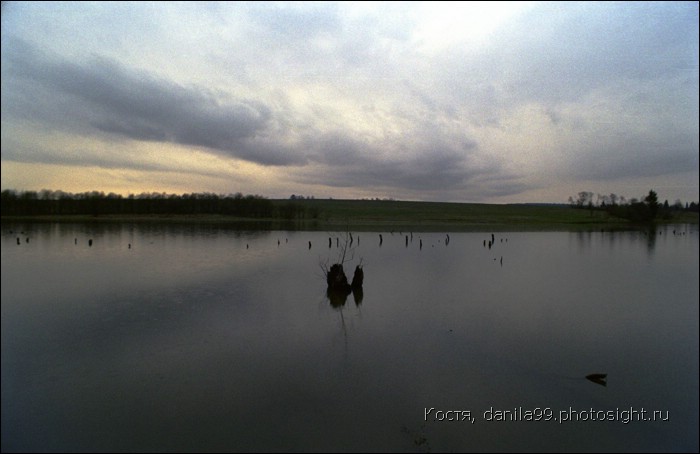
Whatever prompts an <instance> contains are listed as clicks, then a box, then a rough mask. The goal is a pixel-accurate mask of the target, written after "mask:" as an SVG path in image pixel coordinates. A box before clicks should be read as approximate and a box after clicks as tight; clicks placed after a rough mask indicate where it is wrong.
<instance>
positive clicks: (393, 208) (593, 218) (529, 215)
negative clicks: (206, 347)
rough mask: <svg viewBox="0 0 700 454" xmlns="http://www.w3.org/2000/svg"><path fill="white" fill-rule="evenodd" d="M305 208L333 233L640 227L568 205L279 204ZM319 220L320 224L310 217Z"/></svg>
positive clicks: (692, 217)
mask: <svg viewBox="0 0 700 454" xmlns="http://www.w3.org/2000/svg"><path fill="white" fill-rule="evenodd" d="M273 202H274V203H275V204H278V205H279V204H289V203H295V204H298V205H299V206H300V207H304V208H305V210H304V211H305V213H306V216H307V217H306V218H305V219H306V223H309V224H311V225H313V224H314V223H315V224H318V225H319V226H320V227H323V228H327V229H330V230H342V229H345V228H347V227H349V228H350V229H353V230H376V229H380V230H392V229H395V230H409V229H410V230H416V231H420V230H423V231H430V230H438V231H442V230H451V231H460V230H464V231H470V230H473V231H479V230H511V231H512V230H590V229H600V228H602V229H628V228H638V227H639V226H638V225H635V224H632V223H630V222H629V221H627V220H625V219H620V218H616V217H613V216H610V215H609V214H608V213H607V212H605V211H603V210H596V209H594V210H587V209H574V208H571V207H570V206H568V205H547V204H507V205H495V204H480V203H445V202H404V201H386V200H382V201H379V200H296V201H288V200H275V201H273ZM313 216H317V218H316V219H313V218H312V219H309V217H313ZM697 222H698V214H697V213H679V214H678V215H677V216H676V217H674V218H672V219H668V220H664V221H658V222H657V223H697Z"/></svg>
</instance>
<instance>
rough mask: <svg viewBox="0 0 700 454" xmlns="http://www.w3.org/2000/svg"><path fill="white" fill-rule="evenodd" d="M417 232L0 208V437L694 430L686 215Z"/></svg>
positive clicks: (386, 443) (382, 437)
mask: <svg viewBox="0 0 700 454" xmlns="http://www.w3.org/2000/svg"><path fill="white" fill-rule="evenodd" d="M674 230H675V233H674ZM11 232H12V233H11ZM20 232H24V233H20ZM380 233H381V235H382V244H381V246H380V237H379V235H380ZM407 235H408V244H407V239H406V238H407ZM410 235H411V234H410V233H407V232H401V233H399V232H394V233H393V234H392V233H391V232H357V233H354V234H353V243H352V248H348V251H347V252H346V256H345V259H346V263H345V271H346V273H347V274H348V277H349V278H352V272H353V270H354V268H355V266H356V265H357V264H358V263H360V261H361V263H362V265H363V269H364V275H365V278H364V287H363V292H362V294H359V293H358V294H355V295H353V294H350V295H349V296H348V297H347V301H345V302H344V304H343V301H342V300H341V301H335V300H334V304H331V302H330V300H329V299H328V297H327V295H326V282H325V278H324V275H323V271H322V265H323V264H327V265H328V266H330V264H332V263H334V262H335V261H336V260H337V259H338V257H339V256H340V255H341V249H342V246H343V244H344V240H345V234H344V233H336V232H331V233H328V232H302V231H241V230H234V229H231V228H219V227H215V226H197V225H158V224H105V225H102V224H75V225H74V224H48V223H47V224H7V223H3V225H2V267H1V269H2V286H1V288H2V304H1V305H2V450H3V451H90V452H92V451H320V452H327V451H404V452H406V451H407V452H428V451H539V452H541V451H552V452H561V451H613V452H620V451H629V452H639V451H697V450H698V414H699V411H698V400H699V396H698V357H699V352H698V319H699V317H698V299H699V295H698V273H699V270H698V262H699V259H698V257H699V253H698V250H699V249H698V247H699V245H698V227H697V225H688V226H686V225H676V226H668V227H666V226H664V227H661V228H660V229H658V230H656V231H652V232H641V231H640V232H600V231H597V232H584V233H580V232H494V240H495V242H494V244H493V246H492V247H491V248H490V249H489V247H488V244H487V243H488V241H490V240H491V234H490V233H483V232H479V233H449V234H448V233H417V232H414V233H413V234H412V238H411V236H410ZM448 235H449V242H448V238H447V236H448ZM329 237H330V238H331V247H330V248H329ZM336 237H338V240H336ZM17 238H19V239H20V240H19V243H20V244H17ZM26 238H29V242H27V241H26ZM90 239H92V241H93V243H92V246H89V245H88V240H90ZM278 242H279V243H278ZM421 242H422V248H421V246H420V244H421ZM446 242H447V244H446ZM485 242H486V243H485ZM309 244H311V247H309ZM485 244H486V245H485ZM338 245H339V246H340V247H338ZM590 374H607V377H606V378H605V379H602V378H601V379H598V380H597V382H596V381H591V380H588V379H587V378H586V376H587V375H590ZM653 419H655V420H653Z"/></svg>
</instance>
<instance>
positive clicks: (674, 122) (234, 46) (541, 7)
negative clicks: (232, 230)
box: [2, 2, 698, 200]
mask: <svg viewBox="0 0 700 454" xmlns="http://www.w3.org/2000/svg"><path fill="white" fill-rule="evenodd" d="M81 8H82V7H77V6H66V7H64V8H63V9H64V11H67V14H66V15H64V16H63V17H64V18H65V19H66V21H65V23H64V22H62V23H60V24H59V23H57V22H56V21H55V20H54V15H53V12H54V11H53V7H52V6H50V5H49V4H38V5H31V6H29V5H25V6H21V7H20V6H16V7H15V11H11V12H14V16H11V17H10V18H9V19H7V17H8V16H7V14H5V15H4V17H3V31H2V35H3V39H2V59H3V64H2V112H3V150H2V156H3V159H14V160H23V159H24V160H25V161H32V162H37V161H40V162H49V161H51V162H56V163H60V162H68V161H70V163H71V164H74V165H79V164H80V162H83V161H82V160H81V156H83V157H84V162H91V163H93V165H99V163H100V162H102V163H103V165H104V166H105V167H113V166H116V167H119V165H120V164H119V163H123V166H124V168H135V169H140V168H145V167H144V166H151V167H148V168H149V169H152V168H153V166H155V167H156V168H157V167H158V163H157V162H158V161H157V158H156V157H155V156H152V157H149V160H148V163H145V162H144V163H143V164H141V163H140V162H139V157H138V156H137V155H135V154H134V153H129V152H128V151H124V152H123V155H124V156H107V155H106V152H104V153H100V151H99V150H98V149H92V148H91V147H90V146H88V145H87V144H88V143H95V142H103V143H109V144H110V145H114V146H109V147H105V148H108V149H110V150H119V149H120V148H119V146H117V145H118V144H119V141H120V140H125V146H128V143H126V141H127V140H133V141H144V142H158V143H163V144H168V143H172V144H179V145H183V146H190V147H196V148H200V150H199V151H204V152H209V153H213V154H216V155H219V156H223V157H231V158H237V159H242V160H245V161H249V162H252V163H257V164H262V165H266V166H271V167H272V169H271V170H270V175H272V174H273V173H274V174H275V175H276V176H275V178H278V177H279V176H280V175H283V172H279V170H280V169H275V168H274V167H284V172H285V173H284V175H283V176H282V180H284V181H283V182H277V181H276V182H275V184H276V185H277V186H281V185H283V184H285V183H286V182H287V180H286V178H287V177H288V178H290V180H289V184H290V185H292V186H295V185H298V186H302V185H321V186H327V187H329V188H377V190H378V191H383V192H384V193H386V194H394V195H396V194H406V195H408V196H409V197H412V198H431V199H436V200H438V199H440V198H441V197H442V196H444V197H445V198H449V199H451V200H458V199H459V198H460V197H467V198H469V199H471V200H478V199H484V198H489V197H509V196H510V197H511V199H513V198H516V197H517V195H518V194H520V193H522V192H523V191H527V190H530V189H542V188H541V185H543V184H547V182H548V181H559V182H561V181H573V180H576V179H585V180H589V181H590V180H593V181H605V182H614V181H616V179H619V178H624V179H630V178H634V177H635V176H638V177H655V176H662V175H672V174H676V173H681V172H686V173H687V171H688V169H690V170H691V171H693V170H695V171H697V166H698V154H697V150H698V134H697V130H698V104H697V97H698V77H697V76H698V7H697V4H696V3H691V2H688V3H685V2H683V3H675V2H664V3H541V4H537V5H534V6H533V7H531V8H529V9H527V10H525V12H521V13H519V14H517V15H514V16H510V18H509V19H508V20H507V22H504V23H501V24H500V25H499V27H498V28H496V29H494V30H493V32H492V34H491V35H490V36H480V37H478V38H476V39H475V41H473V42H472V41H471V39H472V36H471V35H469V34H468V33H465V34H464V37H463V38H464V39H462V37H456V36H449V37H448V38H450V39H449V40H446V41H444V42H443V41H442V36H440V35H439V33H438V34H436V35H434V36H433V35H430V34H428V35H425V36H424V35H421V33H422V32H423V31H424V30H423V29H422V28H421V27H422V25H425V24H424V23H423V22H422V20H423V18H422V17H421V15H420V14H416V12H415V10H413V6H411V5H410V4H396V5H394V4H379V5H368V6H366V5H364V4H363V6H360V5H354V4H347V3H340V4H335V3H331V4H329V3H306V4H268V3H217V4H207V5H205V6H203V7H202V6H201V5H200V4H191V5H188V6H187V7H185V6H180V5H168V6H167V7H162V6H160V5H156V4H153V5H148V6H147V7H145V6H144V7H141V6H138V7H137V6H132V5H123V4H119V5H118V6H116V5H114V4H108V5H106V6H100V7H89V8H88V7H86V9H85V10H82V9H81ZM142 8H143V9H142ZM86 11H87V12H86ZM83 12H86V13H85V14H82V13H83ZM22 13H24V14H22ZM83 16H85V17H83ZM28 18H31V20H30V19H28ZM123 18H125V19H124V20H122V19H123ZM95 20H96V22H95V23H98V24H100V26H101V27H104V24H108V23H110V22H114V28H113V29H112V30H109V31H107V32H105V33H104V34H103V33H102V32H96V31H95V30H94V29H93V25H92V24H93V21H95ZM37 27H38V29H39V30H38V31H37V33H33V32H32V30H33V28H37ZM75 30H82V34H76V33H74V31H75ZM438 31H439V30H438ZM453 31H454V30H449V29H446V30H445V34H446V35H451V33H452V32H453ZM13 33H16V34H17V36H18V37H19V38H21V39H23V40H26V41H20V40H17V39H13ZM429 33H432V31H430V30H429ZM86 37H87V39H85V38H86ZM452 38H455V39H452ZM426 43H427V44H426ZM476 43H478V44H476ZM89 55H92V57H86V56H89ZM8 125H9V126H10V127H7V126H8ZM18 125H21V126H22V129H23V132H24V135H22V137H23V140H27V141H28V142H27V143H24V144H23V146H14V145H18V144H19V139H17V140H14V139H13V138H12V136H11V134H12V132H11V131H12V130H13V128H12V127H13V126H18ZM32 128H37V129H38V130H41V132H42V133H44V132H47V131H58V132H60V133H62V134H63V135H62V137H64V138H66V142H68V141H69V140H68V139H67V138H68V137H70V136H71V135H78V136H83V137H89V138H93V139H95V138H96V139H97V140H96V141H88V140H86V141H84V142H83V143H84V144H85V148H84V149H83V151H82V152H76V153H75V154H71V155H70V156H69V157H65V156H60V155H59V154H57V153H58V152H56V151H52V150H50V149H48V148H46V147H45V145H46V144H41V143H38V144H36V145H32V144H30V143H29V140H30V139H29V138H30V137H31V129H32ZM16 129H19V126H18V128H16ZM6 131H7V132H6ZM43 137H49V135H48V134H46V135H43ZM13 140H14V141H13ZM5 144H13V146H12V147H6V146H5ZM32 147H35V151H33V152H31V151H29V150H31V149H32ZM42 147H44V148H42ZM97 148H99V147H97ZM159 148H161V147H159ZM162 150H163V155H164V156H163V161H166V160H167V159H168V155H167V153H168V147H165V146H164V147H162ZM523 150H526V151H525V152H523ZM180 152H182V150H180ZM113 153H114V154H118V153H116V152H113ZM180 156H182V154H180ZM521 165H522V170H521V167H520V166H521ZM163 166H164V168H168V165H167V164H166V163H165V162H164V164H163ZM526 169H527V170H526ZM523 172H531V173H532V175H525V174H523ZM683 184H684V185H685V183H683ZM696 187H697V186H695V187H694V188H696ZM582 189H595V188H582ZM692 190H696V189H692ZM290 192H298V191H297V190H295V189H293V188H290ZM540 192H542V191H540ZM671 197H675V196H671ZM683 198H686V197H685V196H683Z"/></svg>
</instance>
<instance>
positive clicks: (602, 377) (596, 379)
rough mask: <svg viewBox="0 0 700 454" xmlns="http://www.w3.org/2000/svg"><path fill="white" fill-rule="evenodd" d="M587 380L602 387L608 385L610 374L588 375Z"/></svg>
mask: <svg viewBox="0 0 700 454" xmlns="http://www.w3.org/2000/svg"><path fill="white" fill-rule="evenodd" d="M586 378H587V379H589V380H590V381H592V382H593V383H597V384H599V385H602V386H607V385H608V382H607V379H608V374H590V375H586Z"/></svg>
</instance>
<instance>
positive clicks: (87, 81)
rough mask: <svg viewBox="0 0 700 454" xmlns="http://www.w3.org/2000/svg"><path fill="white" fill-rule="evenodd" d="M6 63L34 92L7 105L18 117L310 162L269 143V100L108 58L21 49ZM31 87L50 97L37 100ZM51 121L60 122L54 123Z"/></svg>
mask: <svg viewBox="0 0 700 454" xmlns="http://www.w3.org/2000/svg"><path fill="white" fill-rule="evenodd" d="M20 51H21V52H20ZM7 58H8V69H7V74H8V75H10V76H11V77H12V78H15V79H17V81H18V82H17V84H16V85H15V87H20V86H21V87H22V89H23V92H24V93H28V96H27V97H25V98H22V97H21V95H14V96H12V97H11V98H10V99H12V101H13V102H14V103H11V101H8V103H7V104H8V105H7V109H8V113H9V114H11V115H12V114H14V113H17V114H18V115H22V111H23V110H25V109H26V111H29V112H32V113H38V112H37V110H41V111H43V113H38V116H39V117H43V118H44V120H45V121H51V122H55V123H56V124H63V125H64V126H65V122H66V121H68V120H66V119H65V117H66V116H68V117H73V118H74V119H79V121H78V122H77V123H82V124H81V125H80V126H78V125H76V127H77V128H85V124H89V125H90V126H92V128H94V129H95V130H97V131H101V132H104V133H109V134H115V135H118V136H122V137H125V138H128V139H133V140H142V141H158V142H171V143H177V144H181V145H191V146H197V147H206V148H209V149H211V150H214V151H216V152H218V153H219V154H224V155H227V156H232V157H237V158H241V159H245V160H248V161H251V162H256V163H259V164H264V165H288V164H299V163H302V162H304V158H303V157H302V156H299V155H295V154H293V153H289V152H287V150H284V149H283V147H270V146H268V145H267V144H266V143H265V142H266V138H265V135H266V133H267V129H268V128H269V127H270V124H271V122H272V118H271V117H272V112H271V110H270V109H269V108H268V107H267V106H265V105H264V104H263V103H262V102H259V101H256V100H252V99H231V98H229V97H221V96H217V95H220V94H217V93H213V92H211V91H209V90H206V89H203V88H200V87H196V86H182V85H178V84H175V83H173V82H170V81H167V80H163V79H158V78H156V77H154V76H152V75H150V74H148V73H145V72H139V71H135V70H132V69H129V68H126V67H124V66H122V65H119V64H117V63H115V62H113V61H111V60H108V59H105V58H98V57H96V58H92V59H91V60H90V61H89V63H85V64H75V63H69V62H67V61H60V60H53V59H51V58H48V57H46V56H44V55H43V54H42V53H40V52H38V51H36V50H35V49H33V48H31V47H30V46H28V45H22V44H19V45H18V46H17V48H15V49H13V51H12V54H11V55H10V56H8V57H7ZM32 86H36V88H38V89H39V90H42V91H44V92H45V93H46V94H47V97H46V98H45V99H36V98H34V97H33V96H32V95H31V93H32V88H33V87H32ZM48 94H50V96H48ZM54 99H59V102H60V103H61V109H60V110H59V111H56V109H55V106H52V105H51V103H52V102H53V100H54ZM60 99H64V100H65V101H60ZM221 99H223V101H222V100H221ZM18 104H21V105H18ZM30 104H34V105H30ZM5 107H6V106H5V105H4V106H3V111H4V110H5ZM50 115H53V118H47V116H50ZM257 141H260V142H261V143H260V144H259V146H256V142H257Z"/></svg>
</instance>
